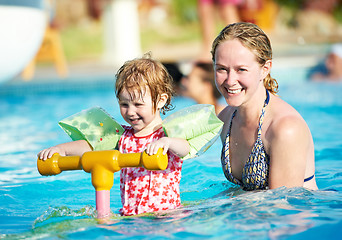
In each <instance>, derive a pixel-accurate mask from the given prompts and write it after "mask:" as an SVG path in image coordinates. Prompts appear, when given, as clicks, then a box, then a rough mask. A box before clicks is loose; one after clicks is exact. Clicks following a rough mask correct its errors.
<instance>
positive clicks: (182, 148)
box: [146, 137, 190, 157]
mask: <svg viewBox="0 0 342 240" xmlns="http://www.w3.org/2000/svg"><path fill="white" fill-rule="evenodd" d="M159 148H163V149H164V151H163V154H164V155H165V154H166V153H167V151H168V150H170V151H171V152H173V153H174V154H176V155H177V156H178V157H184V156H186V155H187V154H188V153H189V152H190V145H189V143H188V141H187V140H185V139H181V138H170V137H162V138H160V139H158V140H157V141H154V142H152V143H150V144H149V145H147V147H146V153H147V154H149V155H153V154H156V153H157V151H158V149H159Z"/></svg>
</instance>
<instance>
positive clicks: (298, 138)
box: [268, 116, 312, 189]
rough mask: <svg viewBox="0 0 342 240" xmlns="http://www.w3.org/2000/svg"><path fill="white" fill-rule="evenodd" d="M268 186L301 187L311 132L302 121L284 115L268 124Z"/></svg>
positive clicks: (295, 117)
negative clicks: (273, 122)
mask: <svg viewBox="0 0 342 240" xmlns="http://www.w3.org/2000/svg"><path fill="white" fill-rule="evenodd" d="M270 132H271V137H270V141H269V142H270V144H271V145H270V169H269V180H268V181H269V188H270V189H272V188H278V187H282V186H286V187H302V186H303V183H304V176H305V169H306V163H307V159H308V157H309V156H310V154H309V151H310V143H311V142H312V141H311V140H312V139H311V134H310V130H309V128H308V126H307V125H306V123H305V121H304V120H303V119H301V118H299V117H297V116H286V117H283V118H282V119H280V120H279V121H278V122H277V123H275V124H273V126H272V127H271V130H270Z"/></svg>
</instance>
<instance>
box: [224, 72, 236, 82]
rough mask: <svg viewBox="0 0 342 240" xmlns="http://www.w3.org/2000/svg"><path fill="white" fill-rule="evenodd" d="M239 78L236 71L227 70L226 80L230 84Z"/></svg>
mask: <svg viewBox="0 0 342 240" xmlns="http://www.w3.org/2000/svg"><path fill="white" fill-rule="evenodd" d="M236 80H237V74H236V73H235V72H234V71H229V72H227V76H226V82H227V84H228V85H234V84H235V82H236Z"/></svg>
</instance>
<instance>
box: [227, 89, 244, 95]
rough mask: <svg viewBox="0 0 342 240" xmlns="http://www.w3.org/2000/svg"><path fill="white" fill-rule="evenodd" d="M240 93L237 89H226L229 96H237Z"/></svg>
mask: <svg viewBox="0 0 342 240" xmlns="http://www.w3.org/2000/svg"><path fill="white" fill-rule="evenodd" d="M241 91H242V88H239V89H227V92H228V93H230V94H237V93H240V92H241Z"/></svg>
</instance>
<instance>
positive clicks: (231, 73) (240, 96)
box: [214, 39, 266, 107]
mask: <svg viewBox="0 0 342 240" xmlns="http://www.w3.org/2000/svg"><path fill="white" fill-rule="evenodd" d="M214 68H215V82H216V86H217V88H218V89H219V91H220V92H221V94H222V95H223V97H224V98H225V99H226V102H227V104H228V105H230V106H234V107H238V106H241V105H243V104H244V103H245V102H247V101H248V100H249V99H250V98H251V97H252V96H253V94H254V93H255V92H256V90H257V89H258V88H259V87H260V86H262V85H263V79H264V78H265V77H266V75H265V71H264V68H263V67H262V66H260V64H259V63H258V62H257V61H256V56H255V55H254V53H253V52H252V51H250V50H249V49H248V48H246V47H244V46H243V45H242V44H241V42H240V41H239V40H237V39H233V40H227V41H225V42H222V43H221V44H220V45H218V46H217V49H216V52H215V62H214Z"/></svg>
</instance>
